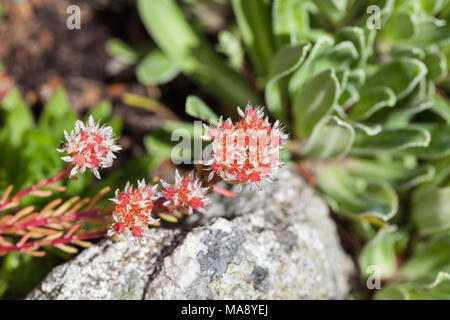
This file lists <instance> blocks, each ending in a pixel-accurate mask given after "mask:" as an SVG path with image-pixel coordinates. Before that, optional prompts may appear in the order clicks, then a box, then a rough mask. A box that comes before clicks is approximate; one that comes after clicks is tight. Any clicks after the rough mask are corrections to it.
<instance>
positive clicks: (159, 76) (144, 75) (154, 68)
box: [136, 49, 180, 85]
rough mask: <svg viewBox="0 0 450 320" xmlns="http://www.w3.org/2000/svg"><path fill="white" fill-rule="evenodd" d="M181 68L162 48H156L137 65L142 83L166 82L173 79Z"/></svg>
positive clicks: (157, 83)
mask: <svg viewBox="0 0 450 320" xmlns="http://www.w3.org/2000/svg"><path fill="white" fill-rule="evenodd" d="M179 73H180V70H179V68H178V66H177V65H176V64H175V63H173V62H172V61H171V60H170V59H169V57H167V56H166V55H165V54H164V53H163V52H162V51H161V50H158V49H155V50H153V51H152V52H150V53H149V54H148V55H147V56H145V57H144V59H142V61H141V62H140V63H139V64H138V66H137V67H136V77H137V79H138V80H139V82H140V83H142V84H145V85H149V84H156V85H159V84H165V83H167V82H170V81H172V80H173V79H174V78H175V77H176V76H177V75H178V74H179Z"/></svg>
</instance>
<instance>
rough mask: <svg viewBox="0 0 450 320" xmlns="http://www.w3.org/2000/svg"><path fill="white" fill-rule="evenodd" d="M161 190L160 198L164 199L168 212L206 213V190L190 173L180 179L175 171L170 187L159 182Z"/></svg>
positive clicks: (207, 201)
mask: <svg viewBox="0 0 450 320" xmlns="http://www.w3.org/2000/svg"><path fill="white" fill-rule="evenodd" d="M161 184H162V186H163V188H164V189H163V190H162V191H161V192H160V196H161V197H162V198H165V200H166V201H165V202H164V203H163V205H164V207H166V208H167V209H168V210H169V212H172V211H174V210H177V211H180V212H183V213H188V214H193V213H194V210H197V211H199V212H201V213H206V210H205V208H204V207H205V206H206V205H207V204H208V203H209V199H208V198H206V193H207V191H208V188H203V187H202V183H201V181H200V180H199V179H198V178H196V177H195V176H194V173H193V172H191V173H189V174H187V175H186V176H184V177H181V176H180V174H179V173H178V170H176V171H175V183H174V184H173V185H170V184H169V183H167V182H166V181H164V180H161Z"/></svg>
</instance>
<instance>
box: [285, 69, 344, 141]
mask: <svg viewBox="0 0 450 320" xmlns="http://www.w3.org/2000/svg"><path fill="white" fill-rule="evenodd" d="M338 95H339V82H338V80H337V78H336V74H335V72H334V70H331V69H329V70H325V71H324V72H322V73H320V74H318V75H317V76H315V77H314V78H312V79H310V80H309V81H308V82H307V83H305V85H304V86H303V87H302V89H301V90H300V92H299V94H298V95H297V97H296V99H295V101H294V110H293V113H294V132H295V134H296V135H297V136H298V137H303V138H306V137H308V136H309V135H310V134H311V132H312V130H313V128H314V127H315V126H316V124H317V123H319V121H320V120H321V119H322V118H323V117H324V116H326V115H327V114H329V113H330V112H331V110H332V108H333V106H334V104H335V103H336V101H337V97H338Z"/></svg>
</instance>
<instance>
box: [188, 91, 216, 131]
mask: <svg viewBox="0 0 450 320" xmlns="http://www.w3.org/2000/svg"><path fill="white" fill-rule="evenodd" d="M186 113H187V114H188V115H190V116H192V117H195V118H198V119H200V120H203V121H207V122H209V123H212V124H216V123H217V120H218V119H219V117H218V116H217V114H215V113H214V111H212V110H211V109H210V108H209V106H208V105H207V104H206V103H205V102H204V101H203V100H202V99H200V98H199V97H197V96H189V97H187V99H186Z"/></svg>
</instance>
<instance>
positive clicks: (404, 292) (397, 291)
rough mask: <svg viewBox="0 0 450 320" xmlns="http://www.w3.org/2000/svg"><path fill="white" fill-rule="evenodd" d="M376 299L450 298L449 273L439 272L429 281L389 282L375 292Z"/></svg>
mask: <svg viewBox="0 0 450 320" xmlns="http://www.w3.org/2000/svg"><path fill="white" fill-rule="evenodd" d="M374 298H375V299H376V300H436V299H444V300H448V299H450V274H449V273H446V272H441V273H439V274H438V275H437V276H436V278H435V279H434V280H432V281H431V282H424V281H421V282H406V283H401V284H390V285H388V286H386V287H385V288H383V289H382V290H381V291H379V292H377V293H376V294H375V297H374Z"/></svg>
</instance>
